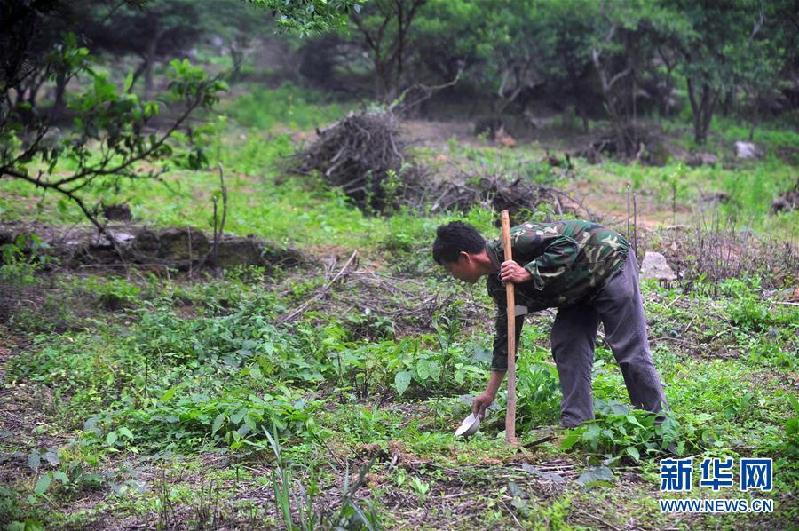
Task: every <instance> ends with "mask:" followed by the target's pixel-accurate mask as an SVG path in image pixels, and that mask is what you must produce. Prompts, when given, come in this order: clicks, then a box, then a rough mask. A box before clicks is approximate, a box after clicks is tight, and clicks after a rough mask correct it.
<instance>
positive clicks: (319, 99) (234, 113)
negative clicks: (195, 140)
mask: <svg viewBox="0 0 799 531" xmlns="http://www.w3.org/2000/svg"><path fill="white" fill-rule="evenodd" d="M326 100H327V98H326V97H325V96H324V95H323V94H321V93H319V92H315V91H312V90H310V89H302V88H300V87H297V86H295V85H292V84H291V83H284V84H283V85H281V86H280V87H279V88H276V89H271V90H270V89H264V88H262V87H260V86H253V87H252V89H251V90H249V91H247V92H246V93H245V94H243V95H241V96H239V97H238V98H236V99H235V100H233V101H231V102H230V103H228V104H227V105H226V106H225V112H226V114H228V115H229V116H230V117H232V118H233V119H234V120H236V121H237V122H238V123H240V124H241V125H243V126H245V127H251V128H256V129H258V130H261V131H269V130H272V129H274V128H275V127H276V126H280V127H281V128H285V127H288V128H290V129H291V130H301V131H305V130H308V129H313V128H317V127H322V126H325V125H327V124H329V123H331V122H334V121H336V120H338V119H339V118H341V117H343V116H344V114H345V112H346V108H345V107H344V106H342V105H341V104H337V103H331V102H328V101H326Z"/></svg>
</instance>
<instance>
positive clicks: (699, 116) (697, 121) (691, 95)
mask: <svg viewBox="0 0 799 531" xmlns="http://www.w3.org/2000/svg"><path fill="white" fill-rule="evenodd" d="M686 83H687V85H688V99H689V100H690V102H691V115H692V118H693V125H694V141H695V142H696V143H697V144H704V143H705V142H706V141H707V134H708V130H709V129H710V120H711V119H712V118H713V111H714V110H715V107H716V101H717V100H718V94H717V93H716V91H714V90H713V89H711V88H710V85H708V84H707V83H706V82H703V83H702V87H701V93H700V94H699V95H697V94H696V87H695V84H694V82H693V80H692V79H691V78H687V79H686ZM697 96H699V98H698V99H697Z"/></svg>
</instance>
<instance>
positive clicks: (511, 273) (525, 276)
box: [499, 260, 533, 284]
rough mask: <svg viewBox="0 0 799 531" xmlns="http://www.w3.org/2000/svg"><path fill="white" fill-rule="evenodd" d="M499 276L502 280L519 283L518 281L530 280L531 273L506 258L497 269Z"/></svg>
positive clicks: (531, 277)
mask: <svg viewBox="0 0 799 531" xmlns="http://www.w3.org/2000/svg"><path fill="white" fill-rule="evenodd" d="M499 278H500V280H502V282H513V283H514V284H519V283H520V282H527V281H529V280H532V279H533V275H531V274H530V272H529V271H527V270H526V269H525V268H523V267H522V266H520V265H519V264H517V263H516V262H514V261H513V260H506V261H504V262H502V268H501V269H500V270H499Z"/></svg>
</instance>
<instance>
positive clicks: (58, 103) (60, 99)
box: [51, 72, 69, 117]
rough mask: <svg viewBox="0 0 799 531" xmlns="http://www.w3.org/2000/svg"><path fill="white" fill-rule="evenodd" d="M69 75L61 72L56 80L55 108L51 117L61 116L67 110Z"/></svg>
mask: <svg viewBox="0 0 799 531" xmlns="http://www.w3.org/2000/svg"><path fill="white" fill-rule="evenodd" d="M67 81H69V80H68V79H67V73H66V72H59V73H58V75H56V78H55V97H54V98H53V108H52V110H51V116H54V117H57V116H61V115H62V114H63V113H64V111H65V110H66V107H67V106H66V98H65V95H66V92H67Z"/></svg>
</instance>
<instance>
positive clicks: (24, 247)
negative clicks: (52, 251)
mask: <svg viewBox="0 0 799 531" xmlns="http://www.w3.org/2000/svg"><path fill="white" fill-rule="evenodd" d="M49 247H50V246H49V245H48V244H47V243H45V242H43V241H42V239H41V238H39V236H37V235H36V234H20V235H19V236H17V237H16V239H15V240H14V242H12V243H7V244H5V245H2V246H0V264H2V265H0V282H8V283H9V284H14V285H17V286H24V285H30V284H33V283H34V275H35V273H36V272H37V271H38V270H40V269H41V268H42V267H43V266H44V265H45V264H47V263H48V262H50V261H52V260H51V259H50V257H48V256H47V254H46V250H47V249H48V248H49Z"/></svg>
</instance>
